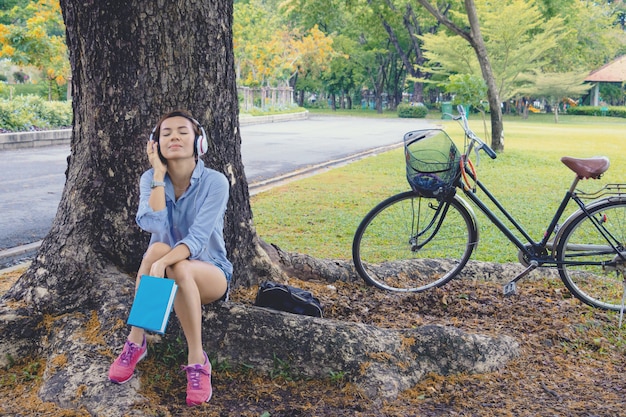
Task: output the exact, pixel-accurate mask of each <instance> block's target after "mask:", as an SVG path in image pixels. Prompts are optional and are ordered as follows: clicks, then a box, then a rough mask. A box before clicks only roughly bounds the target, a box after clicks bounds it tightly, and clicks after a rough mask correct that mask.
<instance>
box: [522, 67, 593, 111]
mask: <svg viewBox="0 0 626 417" xmlns="http://www.w3.org/2000/svg"><path fill="white" fill-rule="evenodd" d="M586 77H587V73H586V72H584V73H580V72H569V73H562V72H559V73H537V74H535V75H534V76H533V77H532V82H530V83H529V86H528V87H527V88H526V90H525V92H526V93H527V94H528V95H531V96H534V97H545V98H546V99H547V100H548V102H549V103H550V106H551V107H552V109H553V113H554V123H558V122H559V105H560V104H561V103H562V100H563V98H566V97H570V96H571V97H579V96H581V95H582V94H583V93H586V92H587V91H588V90H589V88H591V85H590V84H585V83H584V80H585V78H586Z"/></svg>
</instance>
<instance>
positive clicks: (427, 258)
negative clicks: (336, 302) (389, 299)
mask: <svg viewBox="0 0 626 417" xmlns="http://www.w3.org/2000/svg"><path fill="white" fill-rule="evenodd" d="M477 242H478V231H477V229H476V224H475V222H474V218H473V216H472V215H471V214H470V212H469V211H468V210H467V209H466V208H465V206H464V204H463V203H462V202H461V200H459V199H458V198H457V197H455V198H453V199H451V200H450V201H445V202H444V201H442V202H439V201H437V200H436V199H432V198H425V197H421V196H420V195H419V194H416V193H414V192H411V191H408V192H405V193H401V194H398V195H395V196H393V197H390V198H388V199H387V200H385V201H383V202H381V203H380V204H378V205H377V206H376V207H374V208H373V209H372V210H371V211H370V212H369V213H368V214H367V215H366V216H365V218H363V220H362V222H361V224H360V225H359V227H358V228H357V231H356V233H355V235H354V240H353V242H352V259H353V261H354V265H355V267H356V270H357V272H358V273H359V275H360V276H361V277H362V278H363V279H364V280H365V282H366V283H368V284H370V285H374V286H376V287H378V288H381V289H384V290H389V291H398V292H420V291H425V290H427V289H429V288H432V287H438V286H442V285H444V284H445V283H447V282H448V281H450V280H451V279H452V278H454V277H455V276H456V275H457V274H458V273H459V271H460V270H461V269H462V268H463V267H464V266H465V264H466V263H467V261H468V259H469V258H470V256H471V254H472V251H473V250H474V247H475V245H476V244H477Z"/></svg>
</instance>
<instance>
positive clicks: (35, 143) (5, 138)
mask: <svg viewBox="0 0 626 417" xmlns="http://www.w3.org/2000/svg"><path fill="white" fill-rule="evenodd" d="M308 118H309V112H308V111H304V112H299V113H288V114H273V115H269V116H250V115H240V116H239V126H245V125H255V124H264V123H278V122H288V121H291V120H304V119H308ZM71 140H72V129H59V130H42V131H38V132H16V133H2V134H0V151H8V150H14V149H26V148H37V147H42V146H54V145H69V144H70V142H71Z"/></svg>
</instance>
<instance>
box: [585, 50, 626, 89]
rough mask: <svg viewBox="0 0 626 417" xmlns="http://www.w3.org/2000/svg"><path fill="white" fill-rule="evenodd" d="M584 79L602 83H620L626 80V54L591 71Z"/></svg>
mask: <svg viewBox="0 0 626 417" xmlns="http://www.w3.org/2000/svg"><path fill="white" fill-rule="evenodd" d="M585 81H591V82H602V83H621V82H624V81H626V55H622V56H620V57H619V58H616V59H614V60H613V61H611V62H609V63H608V64H606V65H604V66H602V67H600V68H598V69H597V70H594V71H591V73H590V74H589V76H588V77H587V78H585Z"/></svg>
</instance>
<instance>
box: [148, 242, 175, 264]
mask: <svg viewBox="0 0 626 417" xmlns="http://www.w3.org/2000/svg"><path fill="white" fill-rule="evenodd" d="M171 250H172V247H171V246H170V245H168V244H167V243H163V242H155V243H153V244H152V245H150V246H149V247H148V250H146V254H145V257H144V258H148V259H153V262H154V261H155V260H157V259H160V258H162V257H163V256H164V255H166V254H167V253H168V252H169V251H171Z"/></svg>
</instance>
